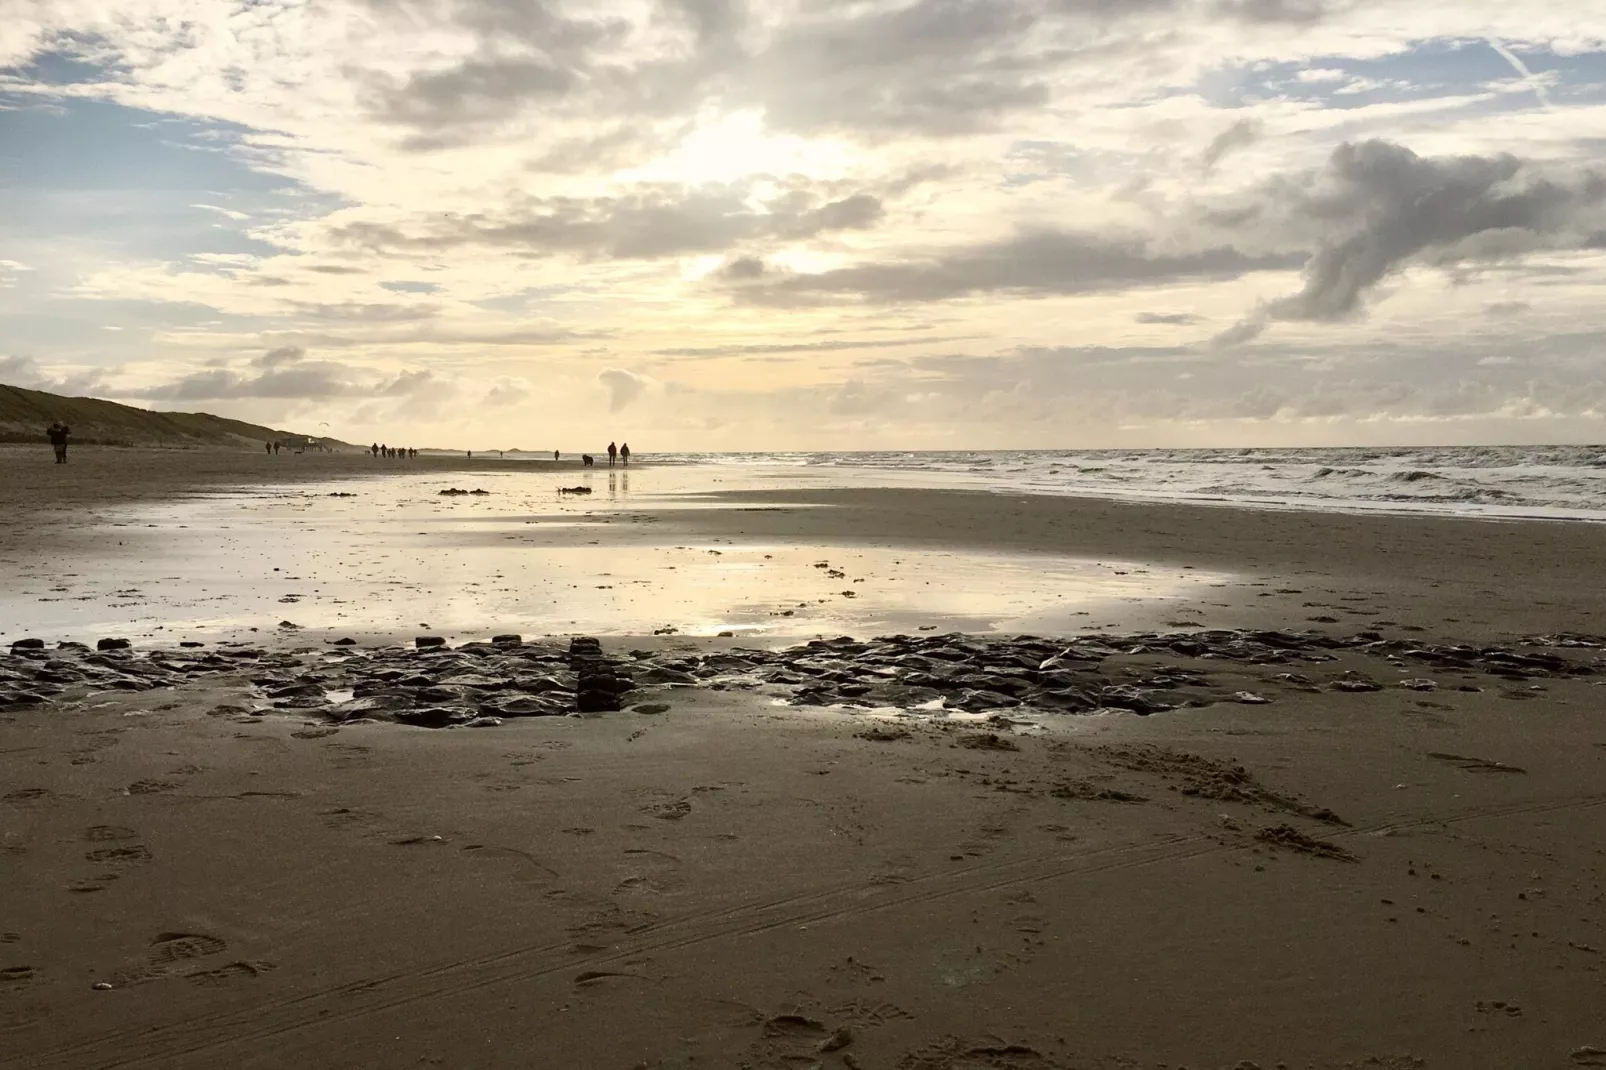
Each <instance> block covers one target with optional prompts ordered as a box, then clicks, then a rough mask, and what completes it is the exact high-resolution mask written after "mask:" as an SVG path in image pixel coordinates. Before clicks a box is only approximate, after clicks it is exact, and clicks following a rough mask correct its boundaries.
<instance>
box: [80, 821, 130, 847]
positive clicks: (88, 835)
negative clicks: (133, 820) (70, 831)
mask: <svg viewBox="0 0 1606 1070" xmlns="http://www.w3.org/2000/svg"><path fill="white" fill-rule="evenodd" d="M84 839H85V840H87V841H89V842H90V843H115V842H117V841H118V840H137V839H139V833H137V832H135V831H134V830H133V829H131V828H124V827H123V826H122V825H91V826H90V827H89V828H86V829H85V830H84Z"/></svg>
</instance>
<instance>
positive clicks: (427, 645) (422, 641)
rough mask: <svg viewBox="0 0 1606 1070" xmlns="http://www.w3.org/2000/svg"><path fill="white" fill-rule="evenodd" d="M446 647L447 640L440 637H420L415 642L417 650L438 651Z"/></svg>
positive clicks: (414, 645)
mask: <svg viewBox="0 0 1606 1070" xmlns="http://www.w3.org/2000/svg"><path fill="white" fill-rule="evenodd" d="M445 645H446V640H445V639H442V638H441V637H440V636H438V635H420V636H419V637H418V638H417V639H414V640H413V647H414V649H416V650H436V649H439V648H440V647H443V646H445Z"/></svg>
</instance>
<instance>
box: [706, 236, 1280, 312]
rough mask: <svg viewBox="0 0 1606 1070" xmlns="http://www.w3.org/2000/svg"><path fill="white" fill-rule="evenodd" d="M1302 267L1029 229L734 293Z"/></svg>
mask: <svg viewBox="0 0 1606 1070" xmlns="http://www.w3.org/2000/svg"><path fill="white" fill-rule="evenodd" d="M1303 261H1304V256H1303V255H1302V254H1298V253H1268V254H1254V255H1252V254H1248V253H1244V252H1241V251H1239V250H1237V249H1234V248H1232V247H1230V246H1212V247H1205V248H1200V249H1195V250H1192V251H1187V252H1162V251H1159V250H1155V249H1152V248H1150V247H1149V245H1147V244H1146V243H1145V242H1143V241H1141V240H1138V239H1118V238H1109V237H1102V236H1099V235H1095V234H1080V233H1074V232H1067V231H1059V230H1050V229H1032V230H1023V231H1021V232H1019V233H1017V234H1015V235H1014V236H1012V237H1010V238H1006V239H1003V240H1001V241H992V242H985V243H980V244H976V245H969V246H961V247H959V248H957V249H949V250H944V251H942V252H939V253H935V254H932V255H929V256H926V257H922V258H920V259H909V260H896V261H892V260H888V261H880V262H870V263H862V264H857V265H854V266H851V267H843V268H836V269H833V270H830V271H824V272H818V273H814V274H796V275H791V276H788V277H786V278H781V279H777V280H775V281H773V282H761V283H759V284H758V285H754V286H745V287H741V288H739V289H737V290H735V291H734V292H735V294H736V296H737V299H738V300H740V301H742V302H745V303H750V304H760V305H788V304H799V303H810V302H817V301H820V300H828V299H832V298H838V299H846V300H851V301H858V302H863V303H866V304H895V303H903V302H924V301H945V300H949V299H952V298H958V297H968V296H971V295H974V294H1010V295H1015V296H1021V297H1032V296H1047V295H1052V294H1078V293H1095V292H1098V291H1101V290H1123V289H1131V288H1135V287H1142V286H1153V285H1159V284H1162V283H1172V282H1181V281H1188V280H1199V281H1203V280H1207V279H1231V278H1237V277H1239V276H1241V275H1244V274H1246V273H1248V272H1251V271H1259V270H1264V269H1278V268H1289V267H1297V266H1299V264H1301V263H1302V262H1303Z"/></svg>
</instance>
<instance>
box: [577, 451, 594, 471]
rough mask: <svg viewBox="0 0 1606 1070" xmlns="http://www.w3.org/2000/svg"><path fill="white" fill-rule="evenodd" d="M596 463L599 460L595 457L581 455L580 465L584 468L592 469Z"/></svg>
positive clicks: (586, 454)
mask: <svg viewBox="0 0 1606 1070" xmlns="http://www.w3.org/2000/svg"><path fill="white" fill-rule="evenodd" d="M596 463H597V459H596V458H595V457H593V456H591V454H589V453H582V454H581V455H580V464H581V466H582V467H584V468H590V467H591V466H592V465H594V464H596Z"/></svg>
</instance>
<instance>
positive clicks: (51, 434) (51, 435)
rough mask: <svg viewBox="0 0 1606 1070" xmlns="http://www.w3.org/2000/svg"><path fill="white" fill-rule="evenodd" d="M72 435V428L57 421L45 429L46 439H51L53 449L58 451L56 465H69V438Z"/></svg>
mask: <svg viewBox="0 0 1606 1070" xmlns="http://www.w3.org/2000/svg"><path fill="white" fill-rule="evenodd" d="M70 434H72V428H70V427H68V426H67V425H66V424H64V423H62V422H61V421H60V420H57V421H56V422H55V423H53V424H51V425H50V426H49V427H47V428H45V437H46V438H48V439H50V445H51V448H52V449H54V450H55V451H56V463H57V464H66V463H67V436H68V435H70Z"/></svg>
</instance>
